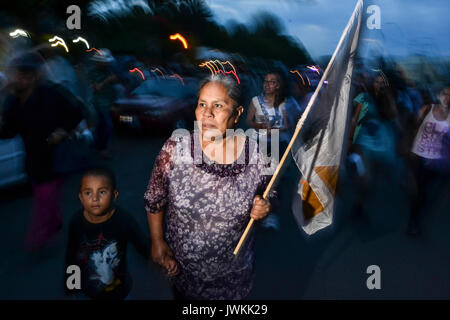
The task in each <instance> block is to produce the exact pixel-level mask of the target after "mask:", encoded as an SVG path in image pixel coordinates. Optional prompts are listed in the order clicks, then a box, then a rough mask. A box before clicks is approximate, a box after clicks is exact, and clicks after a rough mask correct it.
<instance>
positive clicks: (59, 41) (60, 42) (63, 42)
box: [48, 36, 69, 52]
mask: <svg viewBox="0 0 450 320" xmlns="http://www.w3.org/2000/svg"><path fill="white" fill-rule="evenodd" d="M55 40H56V42H55V43H52V44H51V46H52V47H56V46H62V47H64V49H66V52H69V49H68V48H67V46H66V42H65V41H64V39H62V38H60V37H57V36H54V37H53V38H51V39H49V40H48V42H53V41H55Z"/></svg>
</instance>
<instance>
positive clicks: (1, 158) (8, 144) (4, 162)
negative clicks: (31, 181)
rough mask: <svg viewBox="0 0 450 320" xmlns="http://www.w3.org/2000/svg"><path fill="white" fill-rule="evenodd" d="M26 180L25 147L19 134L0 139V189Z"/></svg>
mask: <svg viewBox="0 0 450 320" xmlns="http://www.w3.org/2000/svg"><path fill="white" fill-rule="evenodd" d="M26 180H27V174H26V172H25V148H24V145H23V142H22V138H21V137H20V136H15V137H14V138H12V139H0V189H3V188H5V187H8V186H11V185H14V184H18V183H22V182H25V181H26Z"/></svg>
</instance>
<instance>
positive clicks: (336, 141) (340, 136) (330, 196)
mask: <svg viewBox="0 0 450 320" xmlns="http://www.w3.org/2000/svg"><path fill="white" fill-rule="evenodd" d="M362 13H363V0H359V1H358V3H357V5H356V7H355V10H354V11H353V15H352V16H351V18H350V20H349V22H348V24H347V26H346V28H345V30H344V32H343V34H342V36H341V39H340V41H339V44H338V46H337V47H336V50H335V52H334V54H333V56H332V58H331V60H330V62H329V64H328V66H327V68H326V69H325V72H324V73H323V76H322V79H321V81H320V82H319V85H318V87H317V89H316V91H315V92H314V95H313V96H312V97H311V100H310V102H309V104H308V106H307V108H306V110H305V112H304V114H303V116H302V118H301V119H300V120H299V123H298V124H297V125H298V126H301V130H300V134H299V136H298V138H297V139H296V140H295V142H294V144H293V147H292V150H291V151H292V155H293V157H294V160H295V162H296V164H297V166H298V168H299V169H300V172H301V174H302V178H301V180H300V182H299V184H298V190H297V194H296V196H297V197H296V198H295V199H294V202H293V205H292V209H293V211H294V216H295V217H296V219H297V221H298V222H299V224H300V226H301V227H302V228H303V230H304V231H305V232H306V233H307V234H313V233H315V232H316V231H318V230H320V229H323V228H325V227H327V226H329V225H330V224H331V223H332V221H333V211H334V207H335V201H334V200H335V191H336V185H337V180H338V170H339V166H340V163H341V156H342V150H343V146H344V136H345V133H346V129H347V126H348V119H349V112H350V103H351V97H350V88H351V84H352V75H353V66H354V62H355V56H356V50H357V47H358V40H359V35H360V30H361V20H362Z"/></svg>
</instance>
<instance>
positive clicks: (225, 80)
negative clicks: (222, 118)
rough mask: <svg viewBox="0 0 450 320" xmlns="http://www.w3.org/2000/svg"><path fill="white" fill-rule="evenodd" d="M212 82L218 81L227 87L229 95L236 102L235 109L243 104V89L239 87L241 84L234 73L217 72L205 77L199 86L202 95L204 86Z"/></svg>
mask: <svg viewBox="0 0 450 320" xmlns="http://www.w3.org/2000/svg"><path fill="white" fill-rule="evenodd" d="M210 82H217V83H220V84H221V85H223V86H224V87H225V89H226V90H227V94H228V96H229V97H230V98H231V99H232V100H233V101H234V102H235V105H234V109H236V108H237V107H239V106H242V100H241V99H242V96H241V89H240V87H239V84H238V83H237V82H236V80H234V78H233V75H231V74H230V75H224V74H221V73H217V74H213V75H211V76H208V77H207V78H205V79H203V80H202V81H201V82H200V85H199V88H198V95H200V91H202V89H203V87H204V86H205V85H207V84H208V83H210Z"/></svg>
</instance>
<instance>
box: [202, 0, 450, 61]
mask: <svg viewBox="0 0 450 320" xmlns="http://www.w3.org/2000/svg"><path fill="white" fill-rule="evenodd" d="M206 2H207V3H208V4H209V5H210V7H211V10H212V11H213V13H214V15H215V17H216V19H217V21H218V22H219V23H221V24H224V25H227V21H228V20H230V19H233V20H236V21H238V22H242V23H245V24H247V23H249V22H250V21H251V17H252V16H253V15H254V14H256V13H258V12H259V11H267V12H270V13H273V14H275V15H276V16H278V17H279V18H280V20H282V21H283V23H284V27H285V31H286V33H287V34H288V35H290V36H292V37H294V38H296V39H298V40H300V41H301V42H302V43H303V45H304V46H305V48H306V49H307V50H308V52H309V53H310V54H311V56H312V57H313V58H317V57H320V56H322V55H330V54H332V53H333V50H334V49H335V47H336V45H337V43H338V41H339V37H340V35H341V33H342V31H343V30H344V28H345V25H346V23H347V21H348V19H349V18H350V16H351V14H352V11H353V9H354V7H355V5H356V3H357V0H339V1H336V0H206ZM365 2H366V3H367V4H376V5H378V6H379V7H380V9H381V29H380V30H379V31H378V32H376V33H373V32H372V33H371V37H374V38H377V39H378V40H380V41H381V42H382V43H383V46H384V50H385V52H386V53H388V54H390V55H401V56H405V55H409V54H416V53H421V54H426V55H430V56H450V42H449V38H450V31H449V30H450V19H449V17H448V14H449V8H450V1H449V0H427V1H423V0H372V1H370V2H369V1H365ZM367 4H366V6H367ZM364 24H365V21H364Z"/></svg>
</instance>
